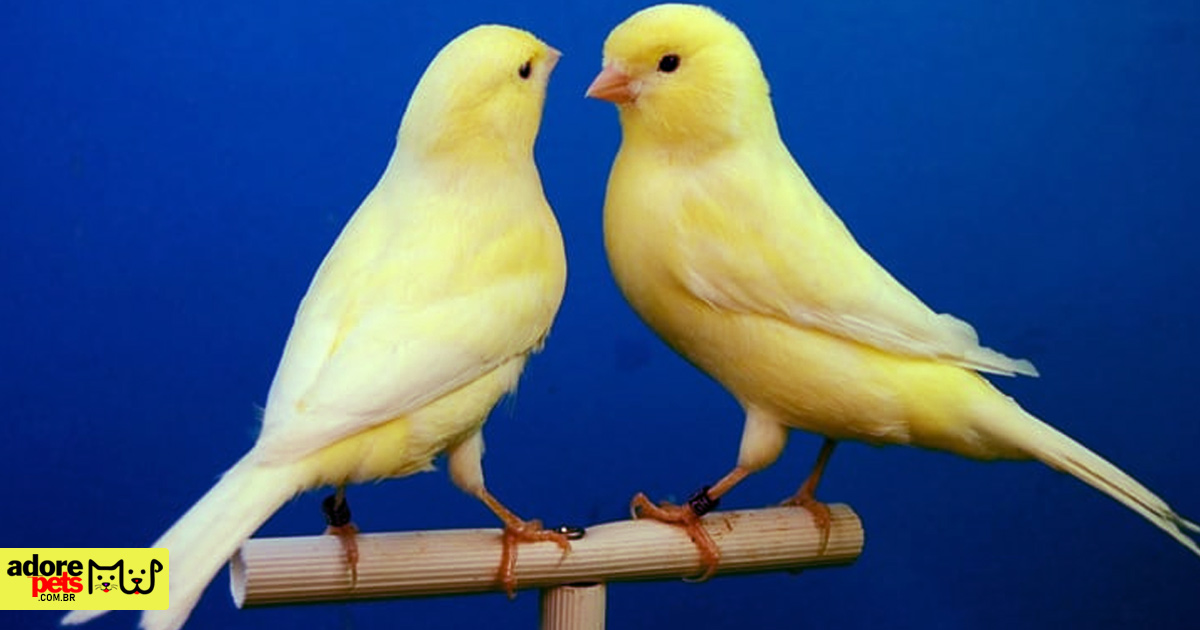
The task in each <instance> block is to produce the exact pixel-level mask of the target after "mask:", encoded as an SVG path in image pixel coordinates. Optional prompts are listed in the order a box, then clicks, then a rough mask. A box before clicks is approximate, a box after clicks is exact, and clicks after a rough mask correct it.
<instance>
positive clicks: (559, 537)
mask: <svg viewBox="0 0 1200 630" xmlns="http://www.w3.org/2000/svg"><path fill="white" fill-rule="evenodd" d="M478 496H479V500H480V501H483V503H484V505H486V506H488V509H490V510H491V511H492V512H494V513H495V514H496V516H498V517H500V520H501V521H503V522H504V547H503V550H502V551H501V553H500V570H499V571H498V573H497V577H496V579H497V581H498V582H499V583H500V584H501V586H503V587H504V592H505V593H508V597H509V599H512V598H513V597H515V596H516V590H517V545H518V544H519V543H522V542H543V541H550V542H552V543H554V544H556V545H558V546H559V547H560V548H561V549H562V551H563V556H564V557H565V556H566V554H567V552H569V551H570V550H571V543H570V542H569V541H568V540H567V536H566V534H562V533H559V532H555V531H551V530H548V529H545V528H543V527H542V522H541V521H539V520H536V519H535V520H530V521H526V520H522V519H521V518H520V517H518V516H517V515H516V514H513V513H512V511H510V510H509V509H508V508H506V507H504V505H503V504H502V503H500V501H499V500H498V499H496V497H494V496H492V494H491V493H490V492H488V491H487V490H486V489H483V490H480V491H479V492H478Z"/></svg>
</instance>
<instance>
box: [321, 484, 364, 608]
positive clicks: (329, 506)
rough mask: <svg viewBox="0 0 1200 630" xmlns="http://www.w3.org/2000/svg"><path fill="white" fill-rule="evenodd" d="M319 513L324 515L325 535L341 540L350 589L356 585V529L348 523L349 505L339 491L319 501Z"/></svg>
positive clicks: (343, 494) (352, 524)
mask: <svg viewBox="0 0 1200 630" xmlns="http://www.w3.org/2000/svg"><path fill="white" fill-rule="evenodd" d="M321 512H322V513H324V514H325V522H326V523H328V525H329V526H328V527H326V528H325V535H334V536H337V537H338V538H340V539H341V540H342V548H343V549H345V550H346V565H347V566H348V567H349V568H350V588H354V587H355V586H357V585H358V538H357V536H358V527H356V526H355V525H354V523H352V522H350V504H349V503H348V502H347V501H346V496H345V493H344V492H343V491H342V490H341V489H339V490H338V491H337V492H336V493H334V494H331V495H329V496H327V497H325V499H324V500H323V501H321Z"/></svg>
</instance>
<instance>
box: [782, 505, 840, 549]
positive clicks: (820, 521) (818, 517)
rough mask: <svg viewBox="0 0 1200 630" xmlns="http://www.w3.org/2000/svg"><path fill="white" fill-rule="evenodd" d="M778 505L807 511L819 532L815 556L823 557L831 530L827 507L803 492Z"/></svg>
mask: <svg viewBox="0 0 1200 630" xmlns="http://www.w3.org/2000/svg"><path fill="white" fill-rule="evenodd" d="M780 505H783V506H789V507H798V508H804V509H806V510H808V513H809V514H811V515H812V519H813V525H816V527H817V529H818V530H820V531H821V547H820V549H819V550H818V551H817V555H818V556H822V555H825V549H826V548H827V547H828V546H829V534H830V532H831V531H832V530H833V512H832V511H830V509H829V506H828V505H826V504H824V503H822V502H820V501H818V500H817V499H816V497H814V496H812V495H811V494H805V493H803V492H801V493H797V494H796V495H795V496H793V497H791V498H790V499H788V500H786V501H784V502H782V503H780Z"/></svg>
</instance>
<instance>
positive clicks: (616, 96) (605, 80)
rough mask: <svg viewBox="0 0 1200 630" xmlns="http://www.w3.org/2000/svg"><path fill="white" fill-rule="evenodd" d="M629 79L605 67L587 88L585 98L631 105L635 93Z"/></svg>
mask: <svg viewBox="0 0 1200 630" xmlns="http://www.w3.org/2000/svg"><path fill="white" fill-rule="evenodd" d="M631 80H632V79H631V77H630V76H629V75H628V74H625V73H624V72H621V71H620V70H616V69H614V68H613V67H612V66H608V67H605V68H604V69H603V70H601V71H600V74H598V75H596V78H595V79H594V80H593V81H592V84H591V85H589V86H588V89H587V94H586V95H587V96H590V97H591V98H598V99H601V100H605V101H609V102H612V103H616V104H617V105H622V104H625V103H632V102H633V101H634V99H636V98H637V93H636V92H634V90H633V87H632V86H631V85H629V83H630V81H631Z"/></svg>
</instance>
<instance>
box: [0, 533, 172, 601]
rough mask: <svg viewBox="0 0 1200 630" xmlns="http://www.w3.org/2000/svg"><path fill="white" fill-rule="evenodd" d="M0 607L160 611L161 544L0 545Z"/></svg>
mask: <svg viewBox="0 0 1200 630" xmlns="http://www.w3.org/2000/svg"><path fill="white" fill-rule="evenodd" d="M0 563H3V564H2V567H0V571H3V572H2V573H0V610H166V608H167V593H168V591H169V588H168V587H167V585H168V584H169V582H168V578H169V576H170V569H169V563H168V562H167V550H166V549H8V548H0Z"/></svg>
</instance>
